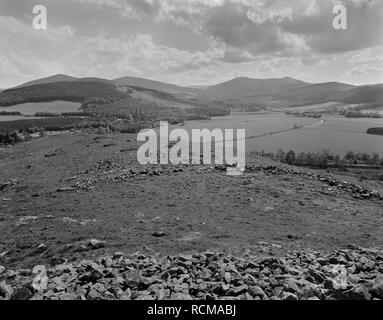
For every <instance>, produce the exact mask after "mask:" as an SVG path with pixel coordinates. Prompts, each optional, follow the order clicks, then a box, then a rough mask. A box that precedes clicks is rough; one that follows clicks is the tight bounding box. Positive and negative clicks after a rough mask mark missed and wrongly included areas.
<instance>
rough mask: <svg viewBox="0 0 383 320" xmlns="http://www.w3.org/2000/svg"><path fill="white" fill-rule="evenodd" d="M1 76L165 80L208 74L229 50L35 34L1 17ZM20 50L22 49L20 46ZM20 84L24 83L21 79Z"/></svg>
mask: <svg viewBox="0 0 383 320" xmlns="http://www.w3.org/2000/svg"><path fill="white" fill-rule="evenodd" d="M0 27H1V28H0V37H1V39H4V45H2V47H1V49H0V55H1V56H2V57H3V58H2V64H0V68H1V69H0V72H1V73H2V74H9V73H14V74H18V75H19V77H20V78H21V77H23V80H24V78H28V77H31V78H36V77H41V76H43V75H50V74H52V73H69V74H72V75H78V76H83V75H87V76H99V77H107V78H116V77H118V76H125V75H127V74H134V75H137V76H139V75H146V76H147V75H150V76H151V77H155V76H160V75H163V74H165V73H176V72H182V71H185V70H193V69H201V68H206V67H208V66H210V65H214V64H215V63H217V61H220V60H221V59H223V58H224V55H225V52H224V47H222V46H219V45H216V44H215V43H214V42H212V43H211V44H210V46H209V47H208V49H207V50H206V51H197V52H189V51H187V50H180V49H178V48H175V47H170V46H166V45H160V44H156V43H155V41H154V39H153V36H152V35H149V34H131V35H126V36H123V37H118V38H117V37H111V36H110V35H108V34H107V33H105V32H102V33H100V34H99V35H96V36H93V37H89V36H76V33H75V32H74V31H73V28H71V27H70V26H63V27H53V26H51V27H49V28H48V29H47V31H41V30H39V31H36V30H34V29H33V28H32V27H31V26H29V25H27V24H25V23H23V22H22V21H20V20H17V19H15V18H13V17H4V16H3V17H1V16H0ZM20 44H23V45H22V46H20ZM20 80H21V79H20Z"/></svg>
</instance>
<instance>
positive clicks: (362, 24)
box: [78, 0, 383, 61]
mask: <svg viewBox="0 0 383 320" xmlns="http://www.w3.org/2000/svg"><path fill="white" fill-rule="evenodd" d="M78 1H86V2H93V1H94V2H96V3H99V4H100V3H102V4H103V5H105V6H112V7H118V6H116V3H119V4H120V6H122V7H124V8H125V10H128V11H129V12H134V14H135V16H136V17H139V19H142V20H145V19H152V20H154V21H157V22H159V21H168V22H169V21H170V22H173V23H175V24H179V25H182V26H187V27H189V28H190V29H192V30H194V31H195V32H198V33H202V34H204V35H207V36H209V37H212V38H213V39H215V40H219V41H222V42H224V43H225V44H226V46H227V48H238V49H243V50H246V51H247V52H249V53H250V54H252V55H257V54H265V53H273V54H275V55H291V54H296V53H297V52H300V51H302V50H309V51H311V52H314V53H321V54H332V53H336V52H347V51H352V50H358V49H363V48H367V47H370V46H375V45H379V44H382V43H383V35H382V33H383V32H382V27H383V22H382V21H383V1H380V0H343V1H340V0H338V1H335V0H311V1H307V0H269V1H261V0H220V1H207V0H78ZM339 3H343V4H344V5H345V6H346V8H347V10H348V11H347V12H348V29H347V30H346V31H337V30H334V29H333V27H332V20H333V18H334V15H333V13H332V9H333V7H334V5H335V4H339ZM122 12H124V11H122ZM292 38H294V39H295V42H294V41H293V42H292V41H289V40H291V39H292ZM296 43H299V44H300V46H299V47H296V46H295V44H296ZM230 50H232V49H230ZM232 51H233V50H232ZM227 55H228V56H229V55H230V53H228V54H227ZM233 61H236V59H233Z"/></svg>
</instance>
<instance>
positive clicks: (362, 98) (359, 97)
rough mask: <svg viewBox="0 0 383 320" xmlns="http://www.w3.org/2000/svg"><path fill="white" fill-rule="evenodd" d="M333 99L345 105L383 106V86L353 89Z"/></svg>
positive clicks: (340, 93) (338, 94)
mask: <svg viewBox="0 0 383 320" xmlns="http://www.w3.org/2000/svg"><path fill="white" fill-rule="evenodd" d="M333 97H334V100H335V101H342V102H345V103H375V104H381V105H382V106H383V84H377V85H369V86H361V87H353V88H351V89H349V90H347V91H343V92H338V93H336V94H334V96H333Z"/></svg>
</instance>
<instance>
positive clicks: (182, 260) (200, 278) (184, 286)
mask: <svg viewBox="0 0 383 320" xmlns="http://www.w3.org/2000/svg"><path fill="white" fill-rule="evenodd" d="M37 269H39V268H37ZM39 270H41V269H39ZM44 276H45V275H44ZM46 276H47V283H46V285H45V286H43V287H42V288H41V283H43V282H44V279H42V280H40V282H39V281H36V280H34V277H36V275H34V274H33V270H30V269H22V270H16V271H14V270H6V269H5V268H4V267H0V279H1V280H2V282H0V299H11V300H25V299H31V300H45V299H47V300H100V299H102V300H117V299H118V300H169V299H170V300H180V299H182V300H201V299H202V300H221V299H222V300H224V299H230V300H239V299H241V300H334V299H342V300H345V299H346V300H372V299H373V300H380V299H383V250H379V249H365V248H360V247H357V246H354V245H350V246H348V247H347V248H345V249H341V250H336V251H333V252H331V253H328V254H325V253H323V252H318V251H314V250H299V251H293V252H291V253H289V254H286V255H285V256H282V257H273V256H253V255H251V254H249V253H245V254H243V255H242V256H239V257H238V256H237V257H236V256H232V255H230V254H228V253H227V252H212V251H206V252H203V253H194V254H189V255H177V256H166V257H164V256H163V257H160V256H156V255H146V254H139V253H137V254H135V255H130V256H125V255H124V254H123V253H118V252H117V253H115V254H114V255H112V256H104V257H101V258H98V259H96V260H93V261H91V260H83V261H80V262H78V263H64V264H59V265H56V266H55V267H53V268H50V269H49V270H48V271H47V273H46Z"/></svg>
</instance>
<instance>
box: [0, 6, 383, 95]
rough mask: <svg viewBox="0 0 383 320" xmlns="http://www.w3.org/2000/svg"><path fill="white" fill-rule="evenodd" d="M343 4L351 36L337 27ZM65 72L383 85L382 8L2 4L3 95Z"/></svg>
mask: <svg viewBox="0 0 383 320" xmlns="http://www.w3.org/2000/svg"><path fill="white" fill-rule="evenodd" d="M339 4H342V5H344V7H345V8H346V10H347V29H346V30H336V29H334V28H333V19H334V18H335V16H336V14H334V13H333V8H334V6H336V5H339ZM36 5H43V6H45V8H46V10H47V23H48V24H47V29H46V30H41V29H40V30H36V29H35V28H34V27H33V19H34V17H35V16H36V14H34V13H33V8H34V7H35V6H36ZM58 73H62V74H67V75H71V76H76V77H93V76H94V77H103V78H107V79H115V78H119V77H123V76H134V77H142V78H148V79H153V80H159V81H163V82H169V83H174V84H178V85H183V86H192V85H210V84H216V83H219V82H223V81H227V80H230V79H232V78H235V77H251V78H272V77H273V78H281V77H285V76H290V77H294V78H297V79H300V80H304V81H308V82H313V83H314V82H315V83H318V82H330V81H339V82H346V83H351V84H356V85H364V84H371V83H383V0H65V1H63V0H0V88H9V87H12V86H15V85H18V84H21V83H24V82H27V81H31V80H34V79H38V78H42V77H46V76H51V75H53V74H58Z"/></svg>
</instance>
